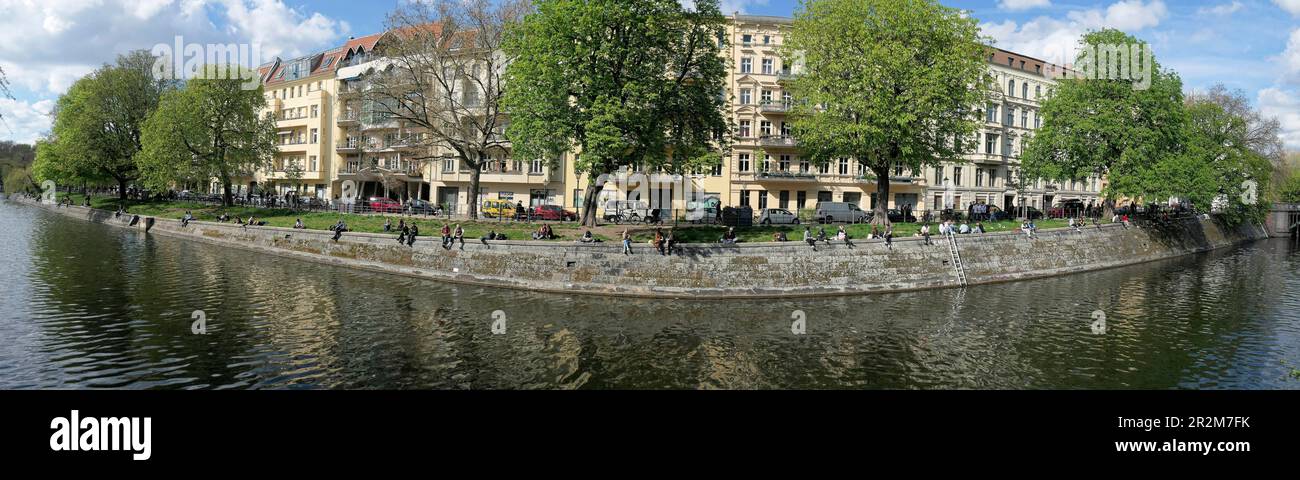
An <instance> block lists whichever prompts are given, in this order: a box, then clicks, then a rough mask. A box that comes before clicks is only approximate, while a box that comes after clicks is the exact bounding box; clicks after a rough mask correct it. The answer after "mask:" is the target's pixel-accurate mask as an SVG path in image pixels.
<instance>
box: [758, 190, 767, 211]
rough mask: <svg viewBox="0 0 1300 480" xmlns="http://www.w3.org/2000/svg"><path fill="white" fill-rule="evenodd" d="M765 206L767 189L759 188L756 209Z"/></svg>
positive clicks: (761, 208)
mask: <svg viewBox="0 0 1300 480" xmlns="http://www.w3.org/2000/svg"><path fill="white" fill-rule="evenodd" d="M765 208H767V190H759V191H758V209H759V210H763V209H765Z"/></svg>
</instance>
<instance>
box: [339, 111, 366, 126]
mask: <svg viewBox="0 0 1300 480" xmlns="http://www.w3.org/2000/svg"><path fill="white" fill-rule="evenodd" d="M360 122H361V115H358V114H357V112H344V113H343V114H342V115H339V118H338V123H339V126H340V127H342V126H346V125H357V124H358V123H360Z"/></svg>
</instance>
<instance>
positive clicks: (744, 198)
mask: <svg viewBox="0 0 1300 480" xmlns="http://www.w3.org/2000/svg"><path fill="white" fill-rule="evenodd" d="M740 206H742V207H748V206H749V190H741V191H740Z"/></svg>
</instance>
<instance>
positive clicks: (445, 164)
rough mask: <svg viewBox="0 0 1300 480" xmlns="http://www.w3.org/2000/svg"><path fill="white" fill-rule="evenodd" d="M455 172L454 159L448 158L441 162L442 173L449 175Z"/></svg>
mask: <svg viewBox="0 0 1300 480" xmlns="http://www.w3.org/2000/svg"><path fill="white" fill-rule="evenodd" d="M454 171H456V159H454V158H448V159H446V160H443V161H442V173H451V172H454Z"/></svg>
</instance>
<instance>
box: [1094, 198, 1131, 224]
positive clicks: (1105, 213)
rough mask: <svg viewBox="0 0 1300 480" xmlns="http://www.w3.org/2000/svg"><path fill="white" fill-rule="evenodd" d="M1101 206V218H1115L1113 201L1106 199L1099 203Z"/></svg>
mask: <svg viewBox="0 0 1300 480" xmlns="http://www.w3.org/2000/svg"><path fill="white" fill-rule="evenodd" d="M1101 206H1102V210H1101V218H1103V219H1111V218H1115V199H1113V198H1109V197H1107V198H1106V199H1105V200H1103V201H1102V202H1101ZM1130 213H1132V212H1130Z"/></svg>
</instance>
